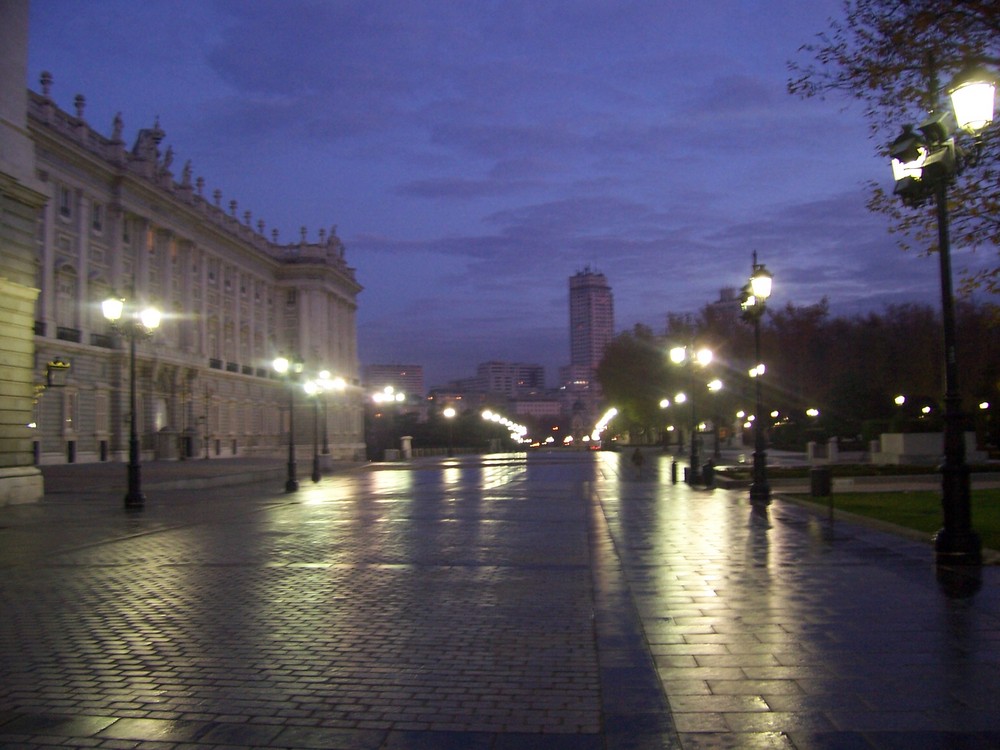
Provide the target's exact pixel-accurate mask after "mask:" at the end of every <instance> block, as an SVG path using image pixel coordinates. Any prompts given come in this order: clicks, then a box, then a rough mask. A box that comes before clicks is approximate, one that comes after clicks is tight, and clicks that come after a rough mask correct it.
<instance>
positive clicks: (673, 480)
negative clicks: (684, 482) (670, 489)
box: [670, 461, 677, 484]
mask: <svg viewBox="0 0 1000 750" xmlns="http://www.w3.org/2000/svg"><path fill="white" fill-rule="evenodd" d="M670 484H677V462H676V461H671V462H670Z"/></svg>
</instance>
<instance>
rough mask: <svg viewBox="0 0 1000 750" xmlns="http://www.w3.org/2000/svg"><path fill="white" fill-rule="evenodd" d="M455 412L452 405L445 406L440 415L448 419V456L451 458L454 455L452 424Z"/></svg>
mask: <svg viewBox="0 0 1000 750" xmlns="http://www.w3.org/2000/svg"><path fill="white" fill-rule="evenodd" d="M457 413H458V412H456V411H455V409H454V407H452V406H446V407H445V409H444V411H442V412H441V415H442V416H443V417H444V418H445V419H447V420H448V458H451V457H452V456H454V455H455V447H454V443H453V433H452V424H453V423H454V422H453V420H454V419H455V415H456V414H457Z"/></svg>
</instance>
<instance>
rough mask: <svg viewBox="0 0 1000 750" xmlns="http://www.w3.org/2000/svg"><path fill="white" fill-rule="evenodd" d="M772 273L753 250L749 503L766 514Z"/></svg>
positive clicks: (747, 300) (747, 289)
mask: <svg viewBox="0 0 1000 750" xmlns="http://www.w3.org/2000/svg"><path fill="white" fill-rule="evenodd" d="M771 280H772V277H771V274H770V272H769V271H768V270H767V269H766V268H764V265H763V264H762V263H758V262H757V251H756V250H755V251H754V253H753V268H752V271H751V272H750V280H749V281H748V282H747V284H746V286H744V287H743V299H742V301H741V306H742V307H743V319H744V320H745V321H747V322H749V323H753V342H754V358H755V359H756V360H757V364H756V365H754V367H753V368H752V369H751V370H750V377H752V378H753V379H754V384H755V391H756V394H755V395H756V398H757V405H756V412H755V416H756V419H754V423H753V446H754V448H753V481H752V482H751V483H750V505H751V507H752V508H753V510H754V512H756V513H758V514H766V513H767V506H768V505H770V504H771V486H770V485H769V484H768V482H767V445H766V442H765V435H764V429H765V428H764V418H763V417H764V398H763V388H762V384H761V377H762V376H763V375H764V372H765V368H764V365H763V363H761V361H760V319H761V317H763V315H764V310H765V307H766V303H767V298H768V297H770V296H771Z"/></svg>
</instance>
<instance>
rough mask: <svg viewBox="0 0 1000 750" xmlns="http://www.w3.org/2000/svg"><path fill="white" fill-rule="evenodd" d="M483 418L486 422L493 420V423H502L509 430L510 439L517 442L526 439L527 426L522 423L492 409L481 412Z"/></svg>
mask: <svg viewBox="0 0 1000 750" xmlns="http://www.w3.org/2000/svg"><path fill="white" fill-rule="evenodd" d="M483 419H485V420H486V421H487V422H494V423H495V424H498V425H502V426H503V427H506V428H507V429H508V430H510V439H511V440H514V441H516V442H518V443H523V442H525V441H526V440H527V435H528V428H527V427H525V426H524V425H523V424H518V423H517V422H514V421H512V420H510V419H508V418H507V417H505V416H503V415H502V414H497V413H496V412H494V411H490V410H489V409H486V410H485V411H484V412H483Z"/></svg>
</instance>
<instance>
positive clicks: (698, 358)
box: [670, 345, 712, 484]
mask: <svg viewBox="0 0 1000 750" xmlns="http://www.w3.org/2000/svg"><path fill="white" fill-rule="evenodd" d="M670 360H671V361H672V362H673V363H674V364H677V365H680V364H686V365H687V369H688V382H689V384H690V385H691V471H690V477H689V479H690V484H696V483H697V482H698V477H699V476H700V472H699V470H698V419H697V416H696V415H695V408H696V407H695V402H696V401H697V399H696V398H695V396H694V365H695V363H697V364H699V365H701V366H702V367H707V366H708V365H709V364H710V363H711V362H712V351H711V349H698V350H697V351H695V349H694V346H693V345H692V346H690V347H686V346H675V347H674V348H673V349H671V350H670ZM678 396H680V394H678ZM674 402H675V403H683V399H681V398H676V399H674Z"/></svg>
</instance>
